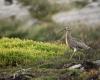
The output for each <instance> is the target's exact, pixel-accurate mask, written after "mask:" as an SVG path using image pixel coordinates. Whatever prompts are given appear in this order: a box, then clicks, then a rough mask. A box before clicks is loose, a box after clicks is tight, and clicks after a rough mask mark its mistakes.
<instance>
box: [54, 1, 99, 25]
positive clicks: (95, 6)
mask: <svg viewBox="0 0 100 80" xmlns="http://www.w3.org/2000/svg"><path fill="white" fill-rule="evenodd" d="M52 20H53V21H54V22H56V23H59V24H65V25H67V24H68V23H70V24H74V23H79V22H82V23H85V24H88V25H91V26H92V25H93V26H94V25H98V24H99V22H100V2H92V3H90V4H88V5H87V6H86V7H84V8H82V9H80V10H71V11H68V12H66V11H64V12H59V13H57V14H55V15H53V16H52Z"/></svg>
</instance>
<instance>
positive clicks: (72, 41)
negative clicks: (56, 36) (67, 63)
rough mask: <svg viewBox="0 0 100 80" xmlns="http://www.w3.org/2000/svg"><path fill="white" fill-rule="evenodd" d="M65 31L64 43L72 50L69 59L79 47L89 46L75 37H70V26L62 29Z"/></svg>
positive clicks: (86, 48) (85, 47)
mask: <svg viewBox="0 0 100 80" xmlns="http://www.w3.org/2000/svg"><path fill="white" fill-rule="evenodd" d="M64 30H65V31H66V35H65V36H66V37H65V40H66V44H67V45H68V46H69V47H70V48H71V49H73V50H74V52H73V54H72V55H71V57H70V59H72V57H73V55H74V54H75V52H76V51H78V50H80V49H84V50H88V49H90V47H89V46H88V45H86V44H85V43H84V42H82V41H81V40H77V39H76V38H74V37H72V35H71V28H70V27H69V26H68V27H66V28H65V29H64Z"/></svg>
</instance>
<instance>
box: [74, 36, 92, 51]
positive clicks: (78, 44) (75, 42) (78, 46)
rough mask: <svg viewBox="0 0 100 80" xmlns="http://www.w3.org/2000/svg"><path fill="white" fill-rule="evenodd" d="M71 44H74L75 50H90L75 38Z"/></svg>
mask: <svg viewBox="0 0 100 80" xmlns="http://www.w3.org/2000/svg"><path fill="white" fill-rule="evenodd" d="M73 42H74V44H76V47H77V48H81V49H89V48H90V47H89V46H88V45H86V44H85V43H84V42H82V41H81V40H80V41H79V40H77V39H76V38H73Z"/></svg>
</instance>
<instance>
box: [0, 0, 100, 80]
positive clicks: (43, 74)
mask: <svg viewBox="0 0 100 80" xmlns="http://www.w3.org/2000/svg"><path fill="white" fill-rule="evenodd" d="M84 1H85V2H84ZM84 1H83V2H80V3H77V2H76V3H73V5H67V6H64V7H63V6H58V5H57V4H56V5H55V4H50V3H48V1H47V0H46V1H45V0H30V1H29V0H19V2H22V3H23V5H24V6H30V8H29V11H30V13H31V15H32V17H34V18H36V19H37V20H39V23H37V24H34V25H32V26H31V27H29V28H28V29H25V28H23V27H22V26H21V24H22V23H21V22H20V21H17V20H15V21H11V20H10V19H8V20H0V72H1V73H4V72H6V73H7V75H6V76H8V75H11V74H13V73H14V72H16V71H17V70H20V69H23V68H26V69H27V68H32V70H31V71H32V74H34V77H33V78H32V79H33V80H64V79H66V78H68V80H86V79H87V78H88V77H89V74H87V73H83V72H81V71H80V70H68V69H67V67H68V66H67V64H70V63H73V64H77V63H81V62H82V61H83V60H88V59H89V60H91V61H93V60H98V59H100V45H99V44H100V25H99V24H98V25H96V28H93V27H91V28H90V27H89V26H88V25H86V24H84V23H79V22H77V24H74V25H70V26H71V27H72V35H73V36H75V37H77V38H79V39H82V40H83V41H84V42H85V43H86V44H87V45H89V46H90V47H91V48H92V49H93V51H89V52H85V51H78V52H76V54H75V55H74V56H73V58H72V59H71V60H69V57H70V56H71V54H72V53H73V50H71V49H69V48H68V46H66V45H65V41H64V38H63V37H62V36H63V35H64V34H65V33H64V32H61V33H58V32H59V31H60V30H62V29H63V28H64V27H63V26H62V25H58V24H56V23H54V22H52V20H51V16H52V14H54V13H57V12H59V11H61V10H62V11H63V10H70V9H73V8H77V9H79V8H82V7H83V6H85V5H86V4H87V3H88V2H86V0H84ZM77 4H80V5H78V6H77ZM73 28H74V29H73ZM72 74H73V75H72ZM71 75H72V76H71ZM70 76H71V77H70ZM0 77H2V74H0ZM32 79H31V80H32Z"/></svg>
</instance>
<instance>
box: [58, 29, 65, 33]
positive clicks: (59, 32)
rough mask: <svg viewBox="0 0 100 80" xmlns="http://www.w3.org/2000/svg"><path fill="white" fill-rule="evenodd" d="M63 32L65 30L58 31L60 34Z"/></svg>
mask: <svg viewBox="0 0 100 80" xmlns="http://www.w3.org/2000/svg"><path fill="white" fill-rule="evenodd" d="M64 30H66V29H62V30H61V31H59V32H58V33H61V32H63V31H64Z"/></svg>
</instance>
